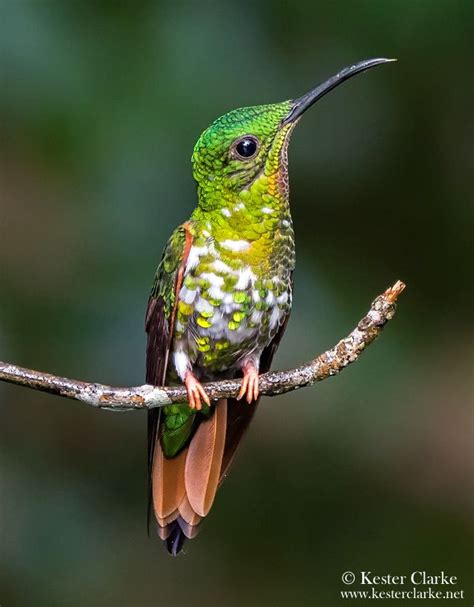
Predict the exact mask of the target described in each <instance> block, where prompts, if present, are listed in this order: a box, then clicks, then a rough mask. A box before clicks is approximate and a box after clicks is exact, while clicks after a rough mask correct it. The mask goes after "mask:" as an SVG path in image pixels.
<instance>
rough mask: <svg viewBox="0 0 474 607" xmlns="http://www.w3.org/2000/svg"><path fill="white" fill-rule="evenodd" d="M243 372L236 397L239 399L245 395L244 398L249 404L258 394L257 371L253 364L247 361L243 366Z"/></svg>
mask: <svg viewBox="0 0 474 607" xmlns="http://www.w3.org/2000/svg"><path fill="white" fill-rule="evenodd" d="M243 372H244V378H243V380H242V387H241V388H240V392H239V395H238V396H237V399H238V400H240V399H241V398H243V397H244V396H246V400H247V402H248V403H249V404H250V403H251V402H252V401H253V400H257V399H258V395H259V389H258V371H257V369H256V367H255V365H253V364H252V363H249V364H246V365H245V366H244V368H243Z"/></svg>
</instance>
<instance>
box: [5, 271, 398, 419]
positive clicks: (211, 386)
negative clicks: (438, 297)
mask: <svg viewBox="0 0 474 607" xmlns="http://www.w3.org/2000/svg"><path fill="white" fill-rule="evenodd" d="M404 288H405V285H404V283H403V282H401V281H397V282H396V283H395V284H394V285H393V287H390V288H389V289H387V290H386V291H385V293H383V294H382V295H379V297H377V298H376V299H375V300H374V301H373V302H372V305H371V307H370V310H369V312H368V313H367V315H366V316H364V318H363V319H362V320H361V321H360V322H359V324H358V325H357V327H356V328H355V329H354V330H353V331H352V332H351V333H350V334H349V335H348V336H347V337H345V338H344V339H341V341H340V342H339V343H337V344H336V345H335V346H334V347H333V348H331V349H330V350H327V351H326V352H324V354H321V355H319V356H318V357H316V358H315V359H313V360H311V361H309V362H307V363H304V364H302V365H301V366H299V367H296V368H294V369H290V370H288V371H271V372H269V373H264V374H263V375H261V376H260V377H259V387H260V393H261V394H262V395H264V396H276V395H278V394H284V393H285V392H291V391H292V390H297V389H298V388H302V387H304V386H311V385H312V384H314V383H316V382H318V381H322V380H323V379H326V378H327V377H331V376H332V375H336V374H337V373H339V372H340V371H342V369H344V368H345V367H347V365H349V364H350V363H353V362H355V361H356V360H357V359H358V358H359V356H360V354H361V353H362V352H363V351H364V350H365V348H366V347H367V346H368V345H369V344H371V343H372V342H373V341H374V339H375V338H376V337H378V336H379V335H380V333H381V331H382V329H383V327H384V325H385V323H386V322H387V321H389V320H390V319H391V318H393V316H394V314H395V308H396V300H397V297H398V296H399V295H400V293H401V292H402V291H403V290H404ZM0 381H5V382H9V383H11V384H17V385H19V386H25V387H26V388H32V389H33V390H41V391H43V392H49V393H50V394H56V395H58V396H64V397H66V398H71V399H74V400H78V401H81V402H84V403H86V404H88V405H91V406H93V407H97V408H99V409H107V410H112V411H131V410H134V409H150V408H152V407H163V406H165V405H169V404H171V403H181V402H186V401H187V394H186V389H185V388H184V386H176V387H163V388H158V387H156V386H150V385H147V384H145V385H143V386H136V387H130V388H118V387H112V386H106V385H103V384H96V383H88V382H83V381H78V380H74V379H67V378H65V377H58V376H56V375H50V374H48V373H41V372H40V371H33V370H31V369H24V368H22V367H17V366H15V365H11V364H8V363H4V362H0ZM240 385H241V380H240V379H235V380H224V381H217V382H210V383H207V384H205V385H204V387H205V389H206V392H207V394H208V395H209V397H210V398H211V399H213V400H214V399H218V398H230V397H235V396H236V395H237V394H238V392H239V390H240Z"/></svg>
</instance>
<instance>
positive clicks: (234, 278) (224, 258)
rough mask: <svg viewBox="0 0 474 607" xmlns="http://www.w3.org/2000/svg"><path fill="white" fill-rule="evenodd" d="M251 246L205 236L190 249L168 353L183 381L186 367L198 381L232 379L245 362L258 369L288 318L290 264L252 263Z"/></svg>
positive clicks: (242, 241)
mask: <svg viewBox="0 0 474 607" xmlns="http://www.w3.org/2000/svg"><path fill="white" fill-rule="evenodd" d="M252 244H253V243H251V242H248V241H246V240H230V239H227V240H223V241H221V242H220V243H218V242H216V241H215V240H214V239H213V238H211V237H210V235H209V237H207V239H205V240H204V241H202V242H199V241H198V242H197V243H196V244H193V246H192V247H191V249H190V252H189V256H188V259H187V263H186V267H185V271H184V279H183V284H182V286H181V289H180V291H179V295H178V306H177V314H176V321H175V337H174V341H173V349H172V360H173V363H174V366H175V369H176V371H177V374H178V376H179V377H180V378H181V379H182V380H184V378H185V376H186V373H187V372H188V371H191V369H194V370H195V371H196V369H199V373H198V376H199V377H200V378H201V379H206V378H211V377H212V376H214V375H215V374H216V373H219V374H221V373H225V374H227V375H229V376H231V375H233V374H234V373H235V370H237V369H242V368H243V367H244V365H246V364H248V363H252V364H253V365H254V366H255V367H256V368H257V369H258V362H259V359H260V356H261V353H262V351H263V349H264V348H265V347H266V346H267V345H268V344H269V343H270V342H271V341H272V340H273V338H274V337H275V335H276V333H277V332H278V329H279V328H280V326H281V324H282V323H283V322H284V320H285V319H286V317H287V316H288V314H289V310H290V308H291V297H292V291H291V270H292V267H291V266H292V264H288V260H285V259H283V258H279V257H277V256H276V257H275V259H273V260H267V261H271V263H267V264H255V263H251V262H249V253H250V249H251V247H252ZM273 250H274V251H275V250H276V249H275V248H274V249H273ZM285 261H286V263H285ZM265 270H267V272H265Z"/></svg>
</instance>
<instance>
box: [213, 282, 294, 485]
mask: <svg viewBox="0 0 474 607" xmlns="http://www.w3.org/2000/svg"><path fill="white" fill-rule="evenodd" d="M291 288H293V274H292V275H291ZM289 318H290V312H288V314H287V315H286V317H285V319H284V321H283V322H282V324H281V325H280V328H279V330H278V333H277V334H276V335H275V337H274V338H273V340H272V341H271V342H270V344H269V345H268V346H267V347H266V348H265V349H264V351H263V352H262V356H261V357H260V369H259V373H266V372H267V371H268V370H269V369H270V365H271V364H272V360H273V357H274V355H275V352H276V351H277V349H278V346H279V344H280V341H281V338H282V337H283V334H284V332H285V329H286V325H287V324H288V319H289ZM227 402H228V406H227V435H226V442H225V450H224V457H223V460H222V468H221V474H220V480H219V483H222V482H223V481H224V478H225V477H226V475H227V472H228V471H229V468H230V466H231V464H232V462H233V460H234V456H235V452H236V450H237V447H238V446H239V443H240V441H241V440H242V437H243V436H244V434H245V432H246V430H247V428H248V426H249V424H250V422H251V421H252V418H253V416H254V414H255V410H256V408H257V404H258V401H256V402H255V403H252V404H251V405H248V404H247V402H246V401H244V400H243V399H242V400H236V399H233V398H232V399H229V400H228V401H227Z"/></svg>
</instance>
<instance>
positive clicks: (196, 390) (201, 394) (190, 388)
mask: <svg viewBox="0 0 474 607" xmlns="http://www.w3.org/2000/svg"><path fill="white" fill-rule="evenodd" d="M184 385H185V386H186V390H187V392H188V401H189V406H190V407H191V409H196V410H197V411H200V410H201V408H202V404H201V398H202V400H203V401H204V402H205V403H206V405H207V406H208V407H210V406H211V401H210V400H209V396H208V395H207V394H206V391H205V390H204V388H203V387H202V384H201V383H200V382H199V381H198V380H197V379H196V378H195V376H194V375H193V374H192V373H191V371H188V372H187V373H186V377H185V379H184Z"/></svg>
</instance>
